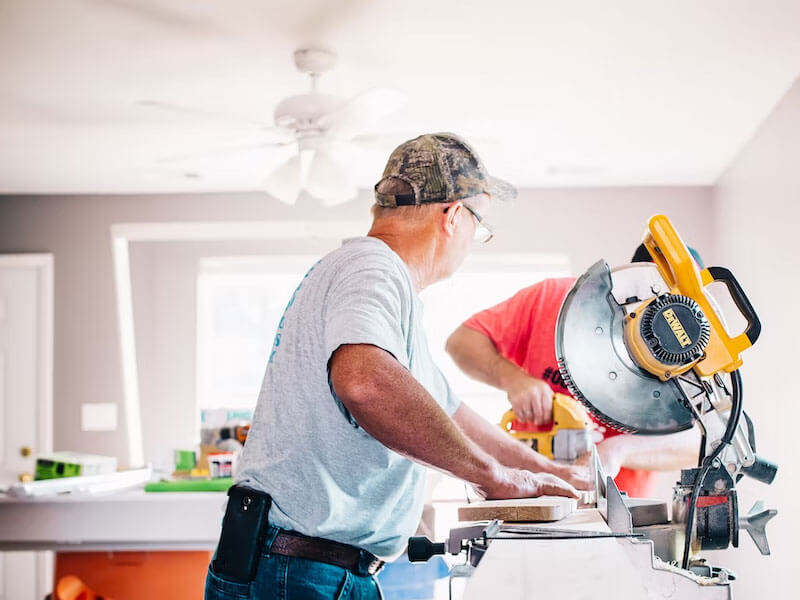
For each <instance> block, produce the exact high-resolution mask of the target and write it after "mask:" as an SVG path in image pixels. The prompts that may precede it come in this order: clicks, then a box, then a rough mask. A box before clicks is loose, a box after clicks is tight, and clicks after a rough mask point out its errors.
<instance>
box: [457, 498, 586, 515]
mask: <svg viewBox="0 0 800 600" xmlns="http://www.w3.org/2000/svg"><path fill="white" fill-rule="evenodd" d="M576 507H577V502H576V500H575V499H573V498H562V497H560V496H541V497H539V498H522V499H518V500H484V501H483V502H473V503H471V504H464V505H462V506H459V507H458V520H459V521H488V520H491V519H501V520H503V521H558V520H560V519H563V518H564V517H566V516H567V515H569V514H570V513H571V512H572V511H574V510H575V509H576Z"/></svg>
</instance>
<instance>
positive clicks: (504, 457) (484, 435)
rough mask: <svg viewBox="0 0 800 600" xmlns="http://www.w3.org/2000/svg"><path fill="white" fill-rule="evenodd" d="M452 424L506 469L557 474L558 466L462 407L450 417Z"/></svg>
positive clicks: (470, 410) (467, 408) (469, 409)
mask: <svg viewBox="0 0 800 600" xmlns="http://www.w3.org/2000/svg"><path fill="white" fill-rule="evenodd" d="M453 420H454V421H455V422H456V423H457V424H458V426H459V427H461V429H462V431H463V432H464V433H465V434H466V435H467V437H469V438H470V439H471V440H472V441H474V442H475V443H476V444H478V445H479V446H480V447H481V448H483V449H484V450H485V451H486V452H488V453H489V454H491V455H492V456H494V458H496V459H497V460H498V461H499V462H500V463H501V464H503V465H506V466H507V467H514V468H517V469H528V470H529V471H534V472H545V473H553V474H555V475H558V474H559V472H560V467H559V465H557V464H556V463H554V462H553V461H551V460H549V459H548V458H547V457H545V456H542V455H541V454H539V453H538V452H534V451H533V450H532V449H531V448H529V447H528V446H526V445H525V444H521V443H520V442H519V441H518V440H516V439H514V438H513V437H511V436H510V435H508V434H507V433H506V432H504V431H503V430H502V429H500V427H499V426H497V425H493V424H492V423H489V422H488V421H487V420H486V419H484V418H483V417H481V416H480V415H479V414H478V413H476V412H475V411H474V410H472V409H471V408H470V407H469V406H467V405H466V404H464V403H462V404H461V406H460V407H459V408H458V410H457V411H456V412H455V414H454V415H453Z"/></svg>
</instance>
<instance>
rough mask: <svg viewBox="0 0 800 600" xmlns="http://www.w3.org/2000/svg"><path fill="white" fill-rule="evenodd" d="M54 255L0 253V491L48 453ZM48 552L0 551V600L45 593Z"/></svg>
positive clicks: (48, 586)
mask: <svg viewBox="0 0 800 600" xmlns="http://www.w3.org/2000/svg"><path fill="white" fill-rule="evenodd" d="M52 381H53V256H52V255H51V254H6V255H0V488H5V487H6V486H7V485H9V484H10V483H13V482H15V481H18V480H19V478H20V477H21V476H23V475H24V474H32V473H33V469H34V464H35V462H34V461H35V457H36V455H37V454H43V453H48V452H51V451H52V443H53V442H52V440H53V435H52V428H53V425H52V396H53V384H52ZM52 566H53V563H52V555H51V554H50V553H44V552H38V553H34V552H12V553H6V554H0V600H28V599H31V600H34V599H35V600H41V599H42V598H44V597H45V595H46V594H47V593H49V592H51V591H52Z"/></svg>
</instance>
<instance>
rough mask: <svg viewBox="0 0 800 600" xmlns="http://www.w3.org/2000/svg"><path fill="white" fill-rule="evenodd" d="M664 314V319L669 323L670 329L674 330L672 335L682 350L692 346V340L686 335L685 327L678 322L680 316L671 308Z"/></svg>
mask: <svg viewBox="0 0 800 600" xmlns="http://www.w3.org/2000/svg"><path fill="white" fill-rule="evenodd" d="M662 314H663V315H664V319H665V320H666V321H667V325H669V328H670V329H672V333H674V334H675V338H676V339H677V340H678V343H679V344H680V345H681V348H685V347H686V346H689V345H691V343H692V339H691V338H690V337H689V335H688V334H687V333H686V330H685V329H684V328H683V325H681V322H680V320H678V316H677V315H676V314H675V311H674V310H672V309H671V308H668V309H667V310H665V311H664V312H663V313H662Z"/></svg>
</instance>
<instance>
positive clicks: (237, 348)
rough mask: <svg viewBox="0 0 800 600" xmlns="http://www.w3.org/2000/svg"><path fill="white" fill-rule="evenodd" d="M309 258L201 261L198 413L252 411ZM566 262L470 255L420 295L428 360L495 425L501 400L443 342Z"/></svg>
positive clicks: (550, 258) (312, 258)
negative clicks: (274, 342)
mask: <svg viewBox="0 0 800 600" xmlns="http://www.w3.org/2000/svg"><path fill="white" fill-rule="evenodd" d="M317 259H318V257H316V256H288V257H287V256H280V257H276V256H272V257H224V258H208V259H203V260H202V261H201V262H200V265H199V273H198V286H197V290H198V299H197V301H198V313H197V314H198V328H197V403H198V409H203V408H227V407H252V406H253V405H254V404H255V402H256V399H257V396H258V391H259V388H260V386H261V380H262V377H263V375H264V369H265V367H266V364H267V358H268V356H269V350H270V348H271V346H272V340H273V337H274V334H275V327H276V325H277V323H278V321H279V320H280V317H281V315H282V314H283V311H284V309H285V307H286V303H287V302H288V300H289V297H290V296H291V294H292V292H293V291H294V289H295V288H296V287H297V284H298V282H299V281H300V279H301V278H302V276H303V275H304V274H305V273H306V271H308V269H309V267H310V266H311V265H312V264H314V263H315V262H316V260H317ZM568 271H569V265H568V262H567V259H566V258H565V257H563V256H560V255H542V254H473V255H472V256H470V257H469V258H468V259H467V260H466V261H465V263H464V265H463V266H462V267H461V269H460V270H459V271H458V272H457V273H456V274H455V275H454V276H453V277H451V278H450V279H448V280H446V281H442V282H439V283H437V284H436V285H433V286H431V287H430V288H428V289H426V290H424V291H423V293H422V294H421V297H422V300H423V303H424V305H425V317H424V325H425V330H426V332H427V335H428V342H429V345H430V349H431V353H432V355H433V358H434V360H435V361H436V362H437V364H439V366H440V367H441V369H442V371H443V372H444V374H445V376H446V377H447V378H448V380H449V381H450V384H451V386H452V387H453V390H454V391H455V393H456V394H458V395H459V396H460V397H461V398H462V400H464V401H466V402H468V403H469V404H470V406H472V407H473V408H474V409H475V410H476V411H478V412H479V413H480V414H482V415H483V416H485V417H486V418H488V419H490V420H491V421H497V420H498V419H499V418H500V416H501V415H502V413H503V411H504V410H505V409H506V408H507V407H506V401H505V397H504V394H502V393H501V392H499V391H497V390H495V389H493V388H491V387H489V386H486V385H483V384H481V383H478V382H476V381H474V380H472V379H470V378H469V377H467V376H466V375H464V374H463V373H462V372H461V371H460V370H459V369H458V368H457V367H456V366H455V365H454V364H453V362H452V361H451V360H450V358H449V356H447V354H446V353H445V352H444V344H445V341H446V339H447V336H449V335H450V333H451V332H452V331H453V330H454V329H455V328H456V327H458V325H460V324H461V323H462V322H463V321H464V320H465V319H466V318H467V317H469V316H470V315H472V314H473V313H475V312H477V311H479V310H481V309H483V308H486V307H489V306H492V305H494V304H496V303H498V302H500V301H502V300H504V299H506V298H508V297H509V296H511V295H513V294H514V293H515V292H516V291H518V290H519V289H521V288H523V287H525V286H528V285H531V284H533V283H535V282H537V281H539V280H541V279H543V278H546V277H554V276H563V275H566V274H567V273H568Z"/></svg>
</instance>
